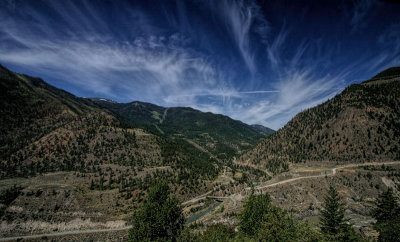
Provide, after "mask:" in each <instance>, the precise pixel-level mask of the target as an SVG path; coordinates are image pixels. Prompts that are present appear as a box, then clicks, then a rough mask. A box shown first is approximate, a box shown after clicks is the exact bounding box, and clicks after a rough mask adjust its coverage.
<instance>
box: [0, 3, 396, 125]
mask: <svg viewBox="0 0 400 242" xmlns="http://www.w3.org/2000/svg"><path fill="white" fill-rule="evenodd" d="M396 2H397V1H393V0H392V1H383V0H382V1H378V0H376V1H372V0H358V1H351V0H335V1H301V0H294V1H283V0H280V1H278V0H276V1H241V0H204V1H203V0H193V1H190V0H188V1H168V0H162V1H161V0H160V1H151V0H143V1H100V0H93V1H78V0H70V1H65V0H63V1H62V0H49V1H41V0H35V1H17V0H1V1H0V63H1V64H2V65H4V66H6V67H7V68H9V69H11V70H13V71H16V72H19V73H25V74H28V75H33V76H38V77H41V78H43V79H44V80H45V81H46V82H48V83H50V84H51V85H54V86H56V87H58V88H62V89H64V90H66V91H69V92H71V93H73V94H74V95H76V96H79V97H104V98H109V99H112V100H115V101H118V102H131V101H144V102H150V103H154V104H157V105H161V106H165V107H173V106H189V107H193V108H196V109H199V110H202V111H207V112H208V111H209V112H213V113H221V114H225V115H228V116H230V117H232V118H233V119H237V120H241V121H243V122H245V123H248V124H262V125H264V126H267V127H270V128H273V129H279V128H281V127H282V126H284V125H285V124H286V123H287V122H288V121H289V120H290V119H291V118H293V117H294V116H295V115H296V114H297V113H299V112H301V111H302V110H305V109H308V108H310V107H313V106H315V105H317V104H319V103H322V102H324V101H326V100H328V99H329V98H332V97H333V96H335V95H336V94H338V93H339V92H341V91H342V90H343V89H344V88H345V87H346V86H348V85H350V84H352V83H360V82H362V81H364V80H367V79H369V78H371V77H372V76H374V75H375V74H376V73H378V72H379V71H382V70H384V69H386V68H388V67H392V66H399V65H400V14H399V13H400V4H399V3H396Z"/></svg>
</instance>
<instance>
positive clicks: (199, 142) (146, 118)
mask: <svg viewBox="0 0 400 242" xmlns="http://www.w3.org/2000/svg"><path fill="white" fill-rule="evenodd" d="M91 100H92V101H94V102H95V103H97V104H98V105H99V106H100V107H102V108H105V109H108V110H110V111H111V112H113V113H115V114H116V115H117V116H119V117H122V118H123V119H124V120H125V121H126V122H128V123H130V124H132V125H133V126H135V127H139V128H141V129H144V130H147V131H148V132H151V133H153V134H155V135H159V136H163V137H167V138H169V139H173V140H185V141H186V142H189V143H190V144H192V145H194V146H196V147H199V149H201V150H204V151H205V152H207V153H209V154H210V155H212V156H213V157H216V158H217V159H219V160H224V161H229V160H231V159H232V158H233V157H234V156H236V155H237V154H240V153H241V152H243V151H245V150H248V149H250V148H251V147H253V146H254V145H256V144H257V143H258V142H259V141H260V140H261V139H262V138H264V137H265V136H266V134H265V133H264V132H260V131H259V130H258V129H255V128H254V127H252V126H250V125H247V124H245V123H242V122H240V121H237V120H233V119H231V118H229V117H227V116H224V115H219V114H213V113H209V112H208V113H204V112H201V111H198V110H195V109H192V108H186V107H172V108H164V107H160V106H157V105H154V104H150V103H144V102H131V103H113V102H110V101H105V100H101V99H91Z"/></svg>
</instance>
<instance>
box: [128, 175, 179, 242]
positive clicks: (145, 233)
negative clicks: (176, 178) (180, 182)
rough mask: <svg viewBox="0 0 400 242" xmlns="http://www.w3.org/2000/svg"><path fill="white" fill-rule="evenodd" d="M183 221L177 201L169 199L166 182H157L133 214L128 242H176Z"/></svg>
mask: <svg viewBox="0 0 400 242" xmlns="http://www.w3.org/2000/svg"><path fill="white" fill-rule="evenodd" d="M184 221H185V220H184V217H183V214H182V209H181V206H180V203H179V201H178V200H177V199H176V198H175V197H169V187H168V185H167V183H166V181H159V182H157V183H156V184H155V185H154V186H152V187H151V188H150V189H149V193H148V196H147V199H146V200H145V201H144V202H143V205H142V207H141V208H140V209H139V210H137V211H136V212H135V213H134V214H133V217H132V228H131V230H130V231H129V240H130V241H176V238H177V236H178V235H179V232H180V231H181V230H182V228H183V224H184Z"/></svg>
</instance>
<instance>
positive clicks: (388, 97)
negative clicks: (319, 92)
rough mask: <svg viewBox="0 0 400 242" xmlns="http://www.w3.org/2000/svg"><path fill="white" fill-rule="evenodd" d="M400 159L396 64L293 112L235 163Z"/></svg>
mask: <svg viewBox="0 0 400 242" xmlns="http://www.w3.org/2000/svg"><path fill="white" fill-rule="evenodd" d="M396 159H397V160H398V159H400V68H398V67H396V68H390V69H388V70H386V71H383V72H381V73H379V74H378V75H376V76H375V77H374V78H372V79H371V80H368V81H365V82H363V83H361V84H353V85H351V86H349V87H347V88H346V89H345V90H344V91H343V92H342V93H340V94H338V95H337V96H335V97H334V98H333V99H331V100H328V101H327V102H325V103H323V104H320V105H318V106H316V107H313V108H310V109H308V110H306V111H303V112H301V113H299V114H298V115H296V116H295V117H294V118H293V119H292V120H291V121H289V122H288V123H287V124H286V125H285V126H284V127H283V128H282V129H280V130H279V131H277V132H276V133H274V134H273V135H271V136H269V137H268V138H266V139H265V140H263V141H262V142H261V143H260V144H258V145H257V147H256V148H254V149H253V150H251V151H249V152H247V153H246V154H244V155H243V156H242V157H241V158H240V159H239V162H241V163H245V164H252V165H257V166H260V167H266V168H268V169H269V170H270V171H272V172H280V171H283V170H287V169H288V168H289V166H288V165H289V163H297V162H309V161H313V162H331V161H334V162H338V163H350V162H351V163H354V162H363V161H382V160H396Z"/></svg>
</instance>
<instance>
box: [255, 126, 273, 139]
mask: <svg viewBox="0 0 400 242" xmlns="http://www.w3.org/2000/svg"><path fill="white" fill-rule="evenodd" d="M251 127H252V128H253V129H255V130H257V131H259V132H261V133H262V134H264V135H267V136H268V135H271V134H273V133H275V130H273V129H270V128H268V127H265V126H263V125H261V124H252V125H251Z"/></svg>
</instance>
